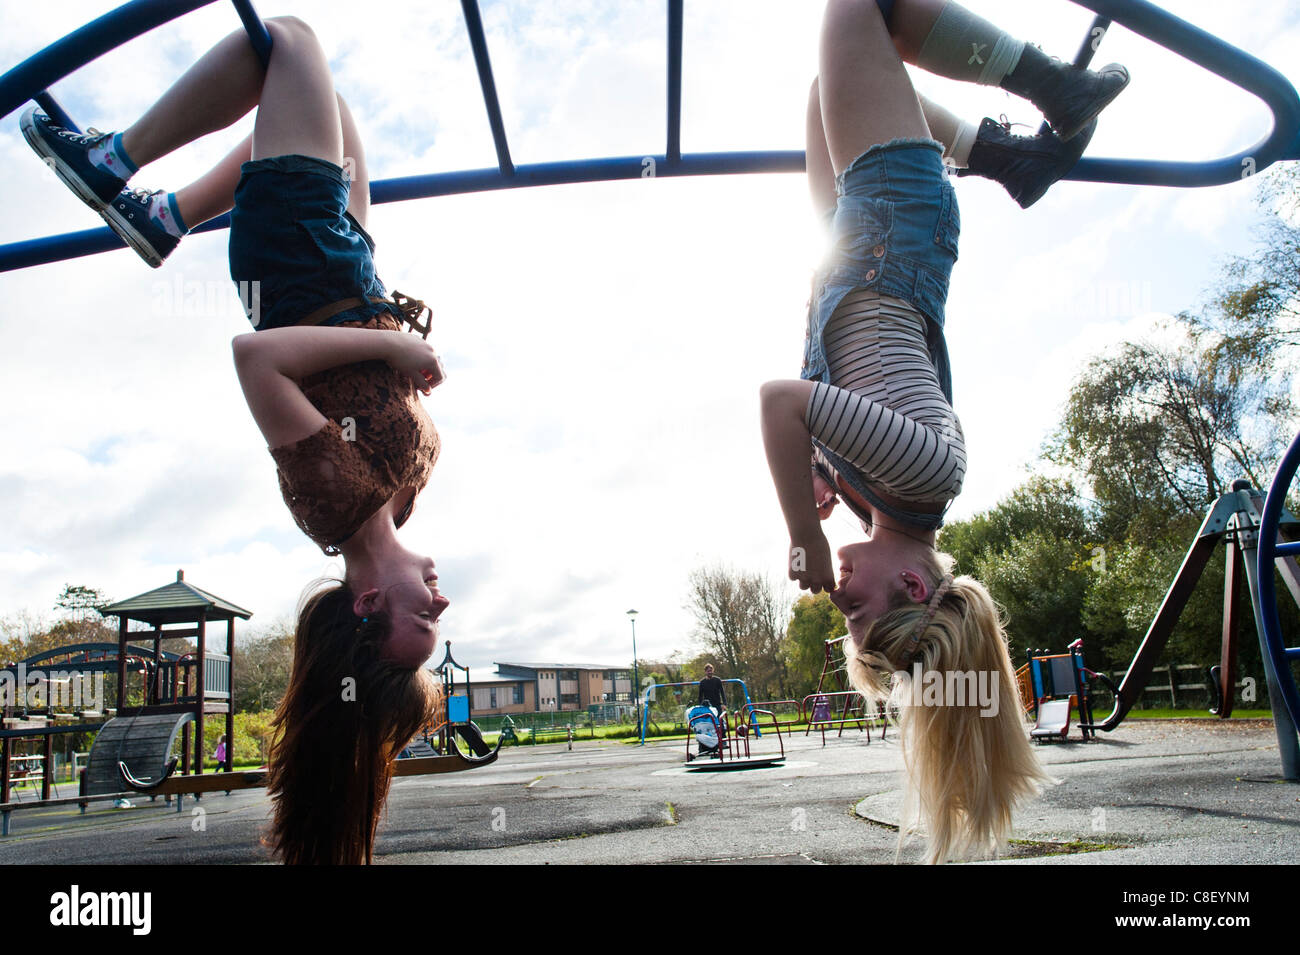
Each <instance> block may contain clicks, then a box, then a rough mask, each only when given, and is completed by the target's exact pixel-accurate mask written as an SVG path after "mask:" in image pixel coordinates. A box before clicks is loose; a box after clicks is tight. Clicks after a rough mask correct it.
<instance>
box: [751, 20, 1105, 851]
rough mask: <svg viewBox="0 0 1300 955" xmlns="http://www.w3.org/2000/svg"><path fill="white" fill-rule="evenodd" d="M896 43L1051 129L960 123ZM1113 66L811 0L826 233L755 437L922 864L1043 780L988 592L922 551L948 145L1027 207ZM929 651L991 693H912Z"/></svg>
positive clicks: (959, 28) (934, 464)
mask: <svg viewBox="0 0 1300 955" xmlns="http://www.w3.org/2000/svg"><path fill="white" fill-rule="evenodd" d="M904 58H906V59H907V60H909V61H911V62H913V63H915V64H917V65H918V66H921V67H923V68H925V69H927V70H930V71H932V72H935V73H939V74H941V75H944V76H949V77H953V78H957V79H965V80H970V81H973V82H979V83H985V84H992V85H1000V86H1002V87H1003V88H1004V89H1007V90H1010V91H1011V92H1013V93H1016V94H1018V95H1021V96H1024V97H1026V98H1028V99H1029V100H1031V102H1033V103H1034V104H1035V105H1037V106H1038V107H1039V108H1040V109H1041V110H1042V112H1043V113H1044V115H1045V116H1046V118H1047V120H1048V122H1049V124H1050V126H1051V130H1052V131H1050V132H1047V133H1043V134H1041V135H1038V136H1034V137H1016V136H1011V135H1010V134H1009V132H1008V131H1007V130H1006V129H1004V128H1001V127H999V126H998V125H997V124H995V123H992V122H991V121H989V120H986V121H985V122H984V123H983V124H982V125H981V126H980V127H979V129H975V128H974V127H971V126H969V125H968V124H963V123H962V122H960V121H958V120H956V119H955V117H952V115H951V114H948V113H947V112H946V111H943V110H942V109H941V108H939V107H937V106H936V105H935V104H932V103H929V102H926V101H922V100H921V99H920V98H918V95H917V93H916V91H915V89H914V88H913V87H912V83H911V80H910V78H909V77H908V74H907V71H906V69H905V67H904V66H903V59H904ZM1127 83H1128V73H1127V71H1126V70H1124V68H1123V67H1120V66H1118V65H1112V66H1109V67H1106V68H1104V69H1102V70H1101V71H1098V72H1092V71H1088V70H1081V69H1077V68H1074V67H1072V66H1068V65H1066V64H1063V63H1060V62H1058V61H1052V60H1050V59H1048V58H1047V57H1046V56H1044V55H1043V54H1042V53H1041V52H1040V51H1038V50H1037V49H1036V48H1034V47H1031V46H1028V45H1026V44H1025V43H1023V42H1022V41H1018V40H1015V39H1014V38H1012V37H1011V36H1009V35H1008V34H1006V33H1005V32H1003V31H1001V30H1000V29H998V28H997V27H995V26H993V25H992V24H990V23H988V22H987V21H985V20H982V19H981V18H979V17H976V16H975V15H974V14H972V13H971V12H970V11H968V10H966V9H965V8H963V7H961V6H959V5H958V4H956V3H946V2H943V0H879V2H877V0H831V2H829V3H828V4H827V6H826V10H825V14H824V19H823V23H822V33H821V40H820V50H819V72H818V76H817V79H816V80H815V81H814V82H813V85H812V90H811V93H810V96H809V102H808V112H807V130H808V139H807V172H808V183H809V188H810V191H811V193H812V200H813V205H814V208H815V210H816V212H817V213H818V215H819V216H821V217H822V218H823V219H824V220H825V221H826V222H828V223H829V224H830V227H831V232H832V238H833V243H834V244H833V249H832V251H831V253H830V256H829V259H828V261H827V262H826V264H825V265H824V266H823V267H822V268H821V269H820V270H819V271H818V273H817V274H816V276H815V277H814V281H813V289H812V298H811V301H810V303H809V310H808V338H807V342H806V345H805V353H804V367H803V372H802V376H801V379H800V380H799V381H774V382H768V383H767V384H765V385H764V386H763V388H762V390H761V394H760V400H761V406H762V427H763V438H764V444H765V447H766V450H767V458H768V464H769V467H770V470H771V472H772V478H773V482H774V484H775V486H776V491H777V498H778V501H779V503H780V506H781V510H782V512H783V514H784V516H785V520H786V526H787V529H788V531H789V534H790V550H789V555H788V560H789V575H790V577H791V579H793V580H796V581H797V582H798V583H799V585H800V587H801V588H805V589H810V590H811V591H813V592H814V593H816V592H819V591H823V590H824V591H827V592H829V593H830V594H831V600H832V602H833V603H834V604H835V605H836V607H837V608H839V610H841V611H842V612H843V613H844V615H845V617H846V620H847V626H848V631H849V636H850V638H851V639H850V640H849V641H846V645H845V651H846V658H847V661H848V673H849V677H850V680H851V683H852V685H853V686H854V688H855V689H857V690H858V691H859V692H860V693H862V694H863V695H864V696H865V697H867V698H868V699H871V700H876V701H889V702H893V703H894V704H896V705H898V706H899V711H900V713H901V723H902V737H903V744H904V755H905V762H906V766H907V792H908V795H907V799H906V805H905V816H906V824H905V825H904V826H902V827H900V840H901V838H902V837H903V836H904V835H905V834H906V832H907V831H908V830H909V829H911V828H915V827H916V826H917V825H918V824H921V825H923V826H924V828H925V829H926V830H927V832H928V834H929V839H930V842H929V849H928V853H927V858H928V859H929V861H932V862H942V861H946V860H947V859H949V858H953V857H967V856H971V855H982V854H987V853H989V852H994V851H996V849H997V847H998V846H999V845H1000V844H1001V842H1002V841H1003V840H1004V839H1005V837H1006V835H1007V833H1008V832H1009V829H1010V825H1011V813H1012V810H1013V808H1014V807H1015V806H1016V805H1017V804H1019V803H1020V802H1021V801H1022V800H1024V799H1025V798H1027V797H1029V796H1030V795H1032V794H1033V793H1035V792H1036V791H1037V790H1038V788H1039V786H1040V785H1041V784H1042V783H1043V782H1044V781H1045V780H1046V776H1045V774H1044V773H1043V771H1042V769H1041V767H1040V766H1039V765H1038V762H1037V760H1036V758H1035V756H1034V754H1033V752H1032V750H1031V748H1030V746H1029V742H1028V739H1027V735H1026V730H1025V727H1024V724H1023V720H1022V718H1021V716H1020V710H1019V707H1018V706H1017V705H1016V703H1015V701H1016V699H1017V695H1016V689H1015V681H1014V671H1013V668H1012V666H1011V661H1010V657H1009V655H1008V651H1007V645H1006V634H1005V631H1004V629H1003V627H1002V623H1001V620H1000V618H999V615H998V611H997V608H996V606H995V605H994V603H993V600H992V598H991V597H990V596H989V594H988V591H987V590H986V589H985V588H984V587H983V586H982V585H981V584H980V583H979V582H978V581H976V580H974V579H973V578H971V577H967V576H959V577H954V575H953V573H952V569H953V562H952V560H951V558H949V557H948V556H947V555H943V554H940V553H938V552H937V551H936V549H935V540H936V537H935V532H936V531H937V529H938V528H939V527H940V526H941V524H942V520H943V513H944V511H945V510H946V508H947V506H948V505H949V504H950V503H951V502H952V500H953V499H954V498H955V497H956V496H957V495H958V494H959V493H960V491H961V486H962V481H963V478H964V476H965V471H966V448H965V442H964V439H963V436H962V430H961V425H960V422H959V421H958V419H957V416H956V415H955V414H954V412H953V409H952V387H951V375H950V371H949V366H948V354H947V348H946V345H945V343H944V336H943V326H944V319H945V315H944V306H945V303H946V300H947V294H948V281H949V277H950V275H951V272H952V267H953V265H954V263H955V262H956V259H957V240H958V233H959V231H960V218H959V214H958V210H957V199H956V195H955V193H954V190H953V187H952V184H951V183H950V182H949V179H948V175H947V170H946V169H945V164H949V165H955V166H958V167H966V168H968V169H969V170H970V171H971V172H974V173H976V174H980V175H985V176H988V177H990V178H994V179H996V180H997V181H999V182H1002V183H1003V185H1004V186H1006V188H1007V190H1008V191H1009V192H1010V193H1011V195H1012V196H1013V197H1014V198H1016V199H1017V201H1018V202H1019V203H1020V204H1021V205H1022V206H1028V205H1032V204H1033V202H1035V201H1037V199H1038V197H1040V196H1041V195H1042V194H1043V192H1044V191H1045V190H1046V189H1047V188H1048V187H1049V186H1050V185H1051V184H1052V183H1053V182H1055V181H1056V180H1058V179H1059V178H1061V176H1063V175H1064V174H1065V173H1066V172H1068V171H1069V169H1070V168H1071V167H1072V166H1073V165H1074V163H1075V162H1076V161H1077V160H1078V158H1079V156H1080V155H1081V154H1082V153H1083V150H1084V148H1085V147H1086V145H1087V143H1088V141H1089V138H1090V137H1091V135H1092V132H1093V130H1094V129H1095V127H1096V122H1097V121H1096V116H1097V114H1098V113H1099V112H1100V111H1101V110H1102V109H1103V108H1104V107H1105V106H1106V105H1107V104H1108V103H1110V102H1111V101H1112V100H1113V99H1114V97H1115V96H1117V95H1118V94H1119V92H1120V91H1121V90H1122V89H1123V88H1124V87H1125V86H1126V85H1127ZM936 140H937V141H936ZM810 454H811V458H812V460H811V464H812V467H811V468H810ZM840 500H842V501H843V502H844V504H845V506H846V507H848V508H849V510H850V511H852V512H853V514H854V515H855V516H857V517H858V518H859V519H860V520H861V522H862V526H863V529H864V531H865V532H866V533H867V535H868V537H867V539H866V540H864V541H860V542H858V543H855V544H851V545H849V546H847V547H844V548H842V549H841V550H840V551H839V558H840V573H839V578H838V581H837V580H836V577H835V575H834V573H833V570H832V563H831V554H830V546H829V543H828V542H827V540H826V537H825V534H824V533H823V532H822V530H821V527H820V521H821V520H825V519H826V517H828V516H829V514H830V513H831V510H832V509H833V507H834V506H835V505H836V503H838V501H840ZM932 671H938V672H939V673H941V674H942V673H951V672H954V671H956V672H962V673H966V672H973V673H984V674H987V675H989V676H992V677H993V683H994V685H995V686H996V688H997V697H998V699H999V700H1000V704H999V705H998V706H995V707H993V712H992V713H989V712H986V711H985V710H986V709H987V708H984V709H982V708H981V707H979V706H978V705H977V704H976V703H975V701H973V700H970V701H960V702H958V701H954V700H949V699H945V700H944V701H943V703H942V705H937V706H926V705H912V704H913V702H914V701H913V698H912V695H911V687H912V685H913V684H914V683H915V682H916V681H918V680H920V679H921V678H922V675H923V674H924V673H927V672H932ZM949 685H951V684H949Z"/></svg>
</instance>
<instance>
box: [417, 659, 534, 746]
mask: <svg viewBox="0 0 1300 955" xmlns="http://www.w3.org/2000/svg"><path fill="white" fill-rule="evenodd" d="M457 670H460V671H461V672H462V673H464V674H465V688H466V692H465V693H461V694H457V693H456V671H457ZM434 672H435V673H437V674H438V675H439V677H441V679H442V698H443V701H444V708H445V712H444V717H445V718H444V719H443V720H442V721H440V722H439V723H438V724H437V725H436V726H434V727H433V728H432V729H429V728H426V730H425V732H424V733H423V737H424V741H425V742H426V743H429V744H430V745H431V747H432V749H434V750H436V752H437V753H438V754H448V755H455V756H458V757H460V758H461V759H464V760H465V761H466V762H469V763H471V764H473V765H482V764H484V763H488V762H492V761H493V760H495V759H496V757H497V753H498V751H500V749H501V744H502V742H504V740H505V739H506V735H505V734H504V733H502V734H501V735H499V736H498V737H497V744H496V746H489V745H488V744H487V742H486V741H485V740H484V739H483V733H482V731H481V730H480V729H479V728H478V725H477V724H475V723H474V721H473V720H472V719H470V701H469V692H468V690H469V667H467V666H463V665H461V664H460V663H457V662H456V660H455V658H454V657H453V656H452V655H451V641H450V640H448V641H447V642H446V643H445V644H443V653H442V662H441V663H439V664H438V665H437V666H436V667H435V668H434ZM511 735H512V736H513V733H512V734H511ZM431 736H436V737H437V743H436V744H434V743H433V741H432V739H431V738H430V737H431ZM456 737H460V739H461V740H462V741H463V742H464V743H465V745H466V746H468V747H469V749H470V752H471V753H472V754H473V756H472V757H465V756H462V755H461V753H460V749H459V747H458V746H457V745H456ZM489 757H490V758H489Z"/></svg>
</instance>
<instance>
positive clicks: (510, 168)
mask: <svg viewBox="0 0 1300 955" xmlns="http://www.w3.org/2000/svg"><path fill="white" fill-rule="evenodd" d="M460 8H461V11H462V12H463V13H464V14H465V28H466V29H467V30H469V45H470V47H471V49H473V51H474V65H475V66H477V67H478V82H479V85H480V86H481V87H483V105H484V106H486V107H487V114H488V124H489V125H490V126H491V127H492V142H493V143H494V144H496V148H497V165H498V166H499V167H500V169H501V175H503V176H511V175H514V171H515V164H514V163H513V162H511V160H510V146H509V144H507V142H506V127H505V124H504V123H503V122H502V121H501V104H500V103H499V102H498V101H497V84H496V81H495V80H493V79H492V61H491V60H490V59H488V48H487V37H486V36H484V35H483V18H482V17H481V16H479V12H478V0H460ZM372 195H373V193H372Z"/></svg>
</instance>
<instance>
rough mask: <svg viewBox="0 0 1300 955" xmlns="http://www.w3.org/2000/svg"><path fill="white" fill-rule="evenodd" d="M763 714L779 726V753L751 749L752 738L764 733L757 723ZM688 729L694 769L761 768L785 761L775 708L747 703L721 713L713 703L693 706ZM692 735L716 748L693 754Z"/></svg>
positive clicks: (689, 757) (689, 761)
mask: <svg viewBox="0 0 1300 955" xmlns="http://www.w3.org/2000/svg"><path fill="white" fill-rule="evenodd" d="M760 715H763V716H769V717H772V722H771V723H770V724H769V726H773V727H775V728H776V742H777V745H778V746H779V747H780V751H779V752H777V753H770V752H769V753H762V754H759V753H754V752H753V751H752V749H751V748H750V738H751V737H753V738H757V737H758V736H759V735H760V731H759V727H758V723H757V719H758V717H759V716H760ZM733 719H734V724H733ZM686 728H687V730H688V735H687V737H686V768H687V770H688V771H690V772H726V771H729V770H733V769H760V768H762V767H764V766H776V765H779V764H780V763H783V762H785V740H784V739H783V738H782V736H781V724H779V723H777V722H776V718H775V717H774V716H773V714H772V711H771V710H760V709H757V708H755V707H753V706H751V705H748V704H747V705H746V706H744V707H743V708H741V709H740V710H736V711H733V712H731V713H727V712H725V711H724V712H722V713H719V712H718V711H717V710H715V709H713V707H711V706H693V707H691V708H690V709H689V710H687V712H686ZM692 738H695V739H696V740H701V738H704V739H708V740H709V741H710V742H709V745H710V746H711V747H712V749H711V750H710V751H709V752H708V753H703V752H702V753H700V754H699V755H694V754H692V753H691V742H692ZM701 741H702V740H701ZM692 762H694V763H695V765H692Z"/></svg>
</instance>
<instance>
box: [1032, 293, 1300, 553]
mask: <svg viewBox="0 0 1300 955" xmlns="http://www.w3.org/2000/svg"><path fill="white" fill-rule="evenodd" d="M1167 329H1168V331H1169V332H1170V336H1169V339H1168V340H1167V341H1164V342H1160V343H1157V342H1151V341H1148V342H1136V343H1135V342H1126V343H1124V344H1123V345H1122V346H1121V347H1120V348H1119V349H1118V350H1117V351H1116V352H1115V353H1112V354H1109V355H1103V356H1099V357H1097V358H1095V359H1093V361H1092V362H1091V363H1090V364H1089V365H1088V368H1087V370H1086V371H1085V372H1084V373H1083V375H1082V376H1080V378H1079V379H1078V380H1077V381H1076V382H1075V383H1074V386H1073V387H1072V388H1071V390H1070V396H1069V399H1068V401H1067V405H1066V411H1065V416H1064V418H1063V420H1062V422H1061V426H1060V428H1059V430H1058V431H1057V433H1056V435H1055V436H1054V439H1053V440H1052V441H1051V442H1050V444H1049V447H1048V449H1047V454H1048V456H1049V457H1050V458H1051V459H1052V460H1055V461H1057V462H1058V463H1060V464H1065V465H1067V466H1070V467H1072V468H1075V469H1077V470H1078V471H1080V472H1081V473H1082V474H1084V475H1085V476H1086V477H1087V479H1088V480H1089V482H1090V483H1091V485H1092V487H1093V491H1094V495H1095V497H1096V498H1097V499H1098V501H1099V503H1100V504H1101V506H1102V516H1101V524H1102V527H1103V532H1104V534H1105V536H1107V537H1109V538H1111V539H1118V538H1120V537H1123V536H1125V535H1126V534H1127V533H1129V532H1130V531H1131V530H1132V529H1133V525H1134V524H1136V523H1143V524H1144V525H1145V526H1146V527H1147V529H1148V530H1151V531H1155V530H1157V529H1158V528H1159V527H1160V526H1163V524H1164V523H1166V522H1167V521H1168V520H1169V519H1170V518H1172V517H1173V516H1174V515H1176V514H1202V513H1203V512H1204V510H1205V507H1206V504H1207V503H1208V502H1210V501H1213V500H1214V499H1216V498H1217V497H1218V496H1219V495H1220V494H1222V493H1223V492H1224V491H1226V490H1227V489H1228V487H1229V486H1230V485H1231V483H1232V481H1233V480H1234V479H1236V478H1238V477H1242V476H1244V477H1246V478H1248V479H1249V480H1250V481H1251V483H1252V484H1254V485H1255V486H1256V487H1259V486H1261V485H1262V483H1263V482H1264V480H1265V479H1266V476H1267V474H1268V472H1269V469H1270V468H1271V467H1272V464H1273V462H1274V461H1275V460H1276V458H1277V456H1278V452H1279V451H1280V449H1281V448H1282V447H1284V446H1285V443H1286V441H1287V440H1288V439H1289V436H1290V424H1289V421H1290V419H1291V418H1292V417H1293V416H1294V411H1295V409H1294V407H1293V405H1292V403H1291V399H1290V395H1289V389H1290V382H1289V380H1288V378H1287V376H1286V375H1274V376H1260V375H1259V374H1258V369H1257V368H1253V367H1246V366H1245V365H1244V364H1243V361H1244V359H1243V355H1242V353H1241V352H1239V351H1233V350H1227V351H1225V350H1223V349H1221V348H1219V347H1218V344H1219V343H1218V341H1215V340H1211V337H1210V336H1209V335H1208V333H1204V332H1200V331H1198V330H1197V329H1196V328H1195V327H1192V325H1191V324H1190V319H1188V318H1187V317H1186V316H1184V317H1182V318H1180V319H1179V320H1177V321H1176V322H1175V323H1173V324H1172V325H1170V326H1168V327H1167Z"/></svg>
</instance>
